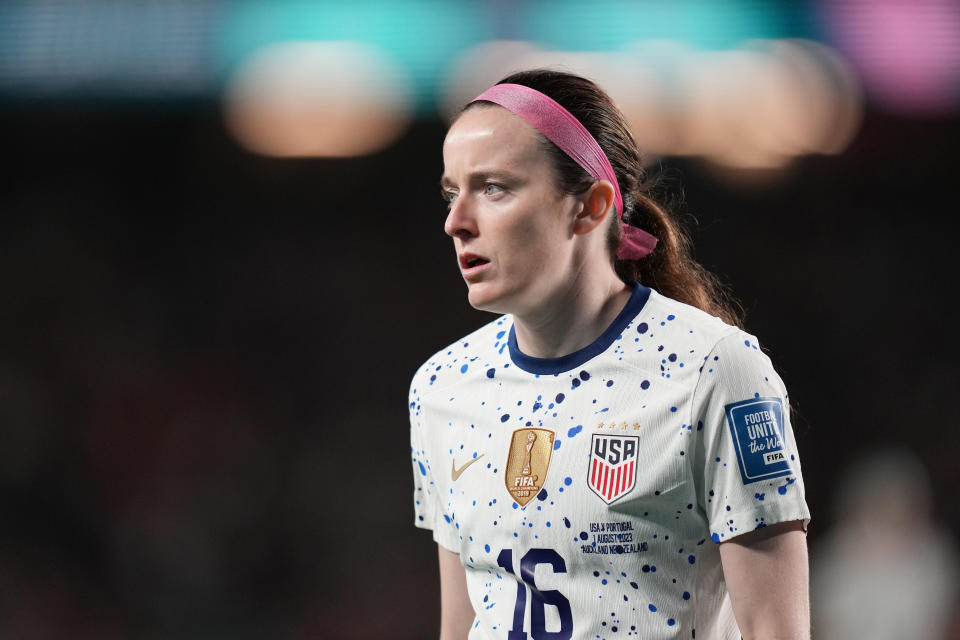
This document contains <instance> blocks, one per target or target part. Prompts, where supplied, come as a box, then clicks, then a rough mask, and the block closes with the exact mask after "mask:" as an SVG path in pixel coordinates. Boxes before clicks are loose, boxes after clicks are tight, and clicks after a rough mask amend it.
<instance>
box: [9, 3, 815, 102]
mask: <svg viewBox="0 0 960 640" xmlns="http://www.w3.org/2000/svg"><path fill="white" fill-rule="evenodd" d="M811 6H812V5H811V4H810V3H807V2H804V3H800V2H797V3H779V2H776V3H773V2H758V1H747V0H725V1H721V0H673V1H664V0H657V1H652V0H632V1H627V0H526V1H525V0H462V1H453V0H451V1H446V0H354V1H344V0H235V1H230V0H192V1H191V2H176V3H171V2H167V1H166V0H138V1H137V2H120V1H116V0H43V1H39V0H7V1H5V2H4V1H2V0H0V100H14V101H16V100H24V99H26V100H30V99H42V100H54V101H56V100H63V101H72V100H77V99H87V98H96V99H103V100H116V101H130V100H134V101H161V102H170V101H179V100H185V101H190V100H198V99H199V100H217V99H219V96H220V92H221V91H222V90H223V88H224V86H225V85H226V83H227V82H228V80H229V78H230V77H231V74H232V72H233V71H234V70H235V69H236V68H237V67H238V66H239V64H240V63H241V61H242V60H243V59H244V58H246V57H247V56H248V55H250V54H251V53H253V52H254V51H256V50H258V49H260V48H261V47H263V46H266V45H269V44H272V43H277V42H285V41H291V40H314V41H325V40H353V41H357V42H360V43H363V44H367V45H372V46H374V47H376V48H378V49H379V50H380V51H381V52H382V53H383V54H384V55H385V56H387V57H388V58H390V59H391V60H392V61H393V62H394V63H395V64H396V66H397V67H398V68H399V69H401V70H402V73H404V74H405V76H406V79H407V81H408V82H409V83H410V89H411V92H412V93H413V94H414V95H415V96H416V101H417V102H416V106H417V108H418V110H419V111H420V112H421V113H424V114H427V115H433V114H434V113H435V104H436V102H437V97H438V93H439V89H440V85H441V83H443V82H444V80H445V78H446V77H447V74H448V73H449V72H450V69H451V65H452V63H453V62H454V61H455V60H457V59H458V58H459V57H460V56H461V55H462V54H464V53H465V52H466V51H468V50H470V49H471V48H473V47H475V46H476V45H478V44H480V43H483V42H489V41H494V40H525V41H530V42H533V43H535V44H536V45H537V46H539V47H541V48H542V49H545V50H547V51H549V50H559V51H563V50H566V51H611V50H613V51H617V50H624V49H627V48H630V47H631V45H633V44H634V43H637V42H643V41H647V40H651V39H655V40H671V41H674V42H677V43H680V44H682V45H684V46H686V47H689V48H692V49H700V50H723V49H732V48H735V47H737V46H738V45H739V44H740V43H741V42H743V41H744V40H748V39H754V38H783V37H805V38H810V39H814V40H821V41H822V40H823V36H822V34H821V33H819V32H818V29H817V25H816V20H815V18H814V17H813V15H814V13H813V11H812V9H811Z"/></svg>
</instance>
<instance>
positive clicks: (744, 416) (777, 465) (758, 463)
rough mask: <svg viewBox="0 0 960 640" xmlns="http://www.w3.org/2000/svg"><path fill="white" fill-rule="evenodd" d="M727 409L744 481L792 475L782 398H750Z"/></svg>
mask: <svg viewBox="0 0 960 640" xmlns="http://www.w3.org/2000/svg"><path fill="white" fill-rule="evenodd" d="M725 409H726V413H727V424H728V425H730V435H731V436H733V448H734V451H736V454H737V464H738V466H739V468H740V477H741V478H743V483H744V484H750V483H752V482H759V481H760V480H769V479H771V478H779V477H782V476H786V475H790V473H791V471H790V463H789V458H788V456H787V452H786V447H785V446H784V439H783V402H782V401H781V400H780V398H751V399H750V400H743V401H741V402H734V403H732V404H728V405H727V406H726V407H725Z"/></svg>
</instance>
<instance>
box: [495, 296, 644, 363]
mask: <svg viewBox="0 0 960 640" xmlns="http://www.w3.org/2000/svg"><path fill="white" fill-rule="evenodd" d="M649 297H650V289H648V288H646V287H645V286H643V285H642V284H640V283H639V282H637V283H634V286H633V293H631V294H630V299H629V300H627V305H626V306H625V307H624V308H623V311H621V312H620V313H619V315H617V317H616V318H614V320H613V322H612V323H611V324H610V326H609V327H607V329H606V331H604V332H603V333H602V334H600V337H599V338H597V339H596V340H594V341H593V342H591V343H590V344H588V345H587V346H585V347H584V348H582V349H579V350H577V351H574V352H573V353H570V354H568V355H565V356H560V357H559V358H534V357H532V356H528V355H526V354H525V353H523V352H522V351H520V347H518V346H517V333H516V331H515V330H514V328H513V326H512V325H511V327H510V339H509V341H508V343H507V344H508V345H509V347H510V359H511V360H513V364H515V365H517V366H518V367H520V368H521V369H523V370H524V371H526V372H528V373H539V374H558V373H564V372H565V371H570V370H571V369H574V368H576V367H579V366H580V365H582V364H583V363H584V362H586V361H587V360H590V359H591V358H595V357H596V356H598V355H600V354H601V353H603V352H604V351H606V350H607V349H608V348H609V347H610V345H612V344H613V342H614V340H616V339H617V337H618V336H619V335H620V334H621V333H623V330H624V329H626V328H627V325H628V324H630V322H631V321H632V320H633V319H634V318H636V317H637V314H638V313H640V310H641V309H643V305H645V304H646V303H647V298H649Z"/></svg>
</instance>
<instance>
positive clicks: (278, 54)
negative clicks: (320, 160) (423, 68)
mask: <svg viewBox="0 0 960 640" xmlns="http://www.w3.org/2000/svg"><path fill="white" fill-rule="evenodd" d="M410 110H411V100H410V90H409V88H408V86H407V85H406V83H405V82H404V80H403V76H402V73H401V72H400V70H399V69H398V68H397V66H396V65H395V64H393V62H392V61H391V60H390V59H389V58H387V57H386V56H384V55H383V54H382V53H381V52H380V51H378V50H377V49H375V48H374V47H371V46H369V45H365V44H361V43H356V42H284V43H278V44H273V45H269V46H267V47H265V48H263V49H260V50H258V51H256V52H255V53H254V54H252V55H251V56H250V57H249V58H248V59H247V60H246V61H245V62H244V63H243V64H241V66H240V68H239V69H238V70H237V72H236V73H235V74H234V76H233V78H232V79H231V81H230V83H229V85H228V88H227V90H226V92H225V95H224V117H225V119H226V122H227V126H228V128H229V129H230V131H231V132H232V133H233V135H234V136H235V137H236V139H237V140H238V141H239V142H240V144H241V145H243V146H244V147H245V148H247V149H248V150H250V151H252V152H254V153H259V154H262V155H267V156H275V157H305V156H313V157H345V156H358V155H365V154H369V153H374V152H376V151H378V150H380V149H382V148H384V147H386V146H387V145H389V144H391V143H392V142H393V141H394V140H396V139H397V138H398V137H399V136H400V135H402V134H403V132H404V131H405V130H406V128H407V125H408V123H409V120H410Z"/></svg>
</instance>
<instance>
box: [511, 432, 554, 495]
mask: <svg viewBox="0 0 960 640" xmlns="http://www.w3.org/2000/svg"><path fill="white" fill-rule="evenodd" d="M551 454H553V431H549V430H547V429H517V430H516V431H514V432H513V439H512V440H511V441H510V453H509V455H507V468H506V469H505V471H504V474H503V481H504V483H505V484H506V485H507V491H509V492H510V495H511V496H512V497H513V500H514V501H515V502H516V503H517V504H519V505H520V506H521V507H524V506H526V504H527V503H528V502H530V501H531V500H533V497H534V496H535V495H537V494H538V493H540V489H542V488H543V483H544V482H545V481H546V479H547V467H549V466H550V456H551Z"/></svg>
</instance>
